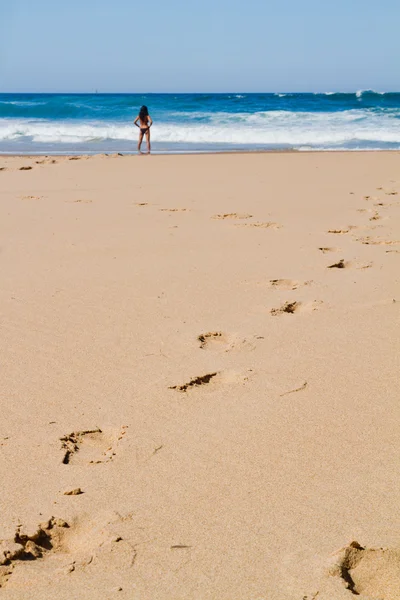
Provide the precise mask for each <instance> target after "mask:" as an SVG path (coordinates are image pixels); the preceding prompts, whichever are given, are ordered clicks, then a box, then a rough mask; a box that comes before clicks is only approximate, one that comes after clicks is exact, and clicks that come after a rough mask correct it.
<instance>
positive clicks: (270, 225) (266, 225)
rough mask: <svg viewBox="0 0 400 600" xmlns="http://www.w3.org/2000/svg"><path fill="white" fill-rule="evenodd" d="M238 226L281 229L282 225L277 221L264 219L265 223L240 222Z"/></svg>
mask: <svg viewBox="0 0 400 600" xmlns="http://www.w3.org/2000/svg"><path fill="white" fill-rule="evenodd" d="M238 227H260V228H261V229H281V228H282V225H279V223H273V222H272V221H266V222H265V223H259V222H257V223H240V225H239V224H238Z"/></svg>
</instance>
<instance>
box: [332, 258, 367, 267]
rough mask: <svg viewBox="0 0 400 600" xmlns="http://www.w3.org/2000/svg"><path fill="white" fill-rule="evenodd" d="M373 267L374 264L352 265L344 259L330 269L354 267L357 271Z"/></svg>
mask: <svg viewBox="0 0 400 600" xmlns="http://www.w3.org/2000/svg"><path fill="white" fill-rule="evenodd" d="M372 265H373V263H372V262H369V263H352V262H350V261H345V260H344V259H343V258H342V259H340V260H339V262H337V263H333V265H329V266H328V267H327V268H328V269H348V268H350V267H354V268H356V269H369V268H371V267H372Z"/></svg>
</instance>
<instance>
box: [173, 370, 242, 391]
mask: <svg viewBox="0 0 400 600" xmlns="http://www.w3.org/2000/svg"><path fill="white" fill-rule="evenodd" d="M248 371H249V372H251V371H252V369H248ZM248 379H249V376H248V375H243V374H241V373H237V372H236V371H223V372H218V371H215V372H214V373H207V374H205V375H200V376H199V377H194V378H193V379H191V380H190V381H188V382H187V383H184V384H182V385H173V386H170V387H169V389H170V390H176V391H178V392H183V393H186V392H188V391H189V390H191V389H193V388H197V387H200V386H204V385H209V384H210V382H213V383H214V382H215V383H222V384H232V383H242V384H243V383H245V382H246V381H248Z"/></svg>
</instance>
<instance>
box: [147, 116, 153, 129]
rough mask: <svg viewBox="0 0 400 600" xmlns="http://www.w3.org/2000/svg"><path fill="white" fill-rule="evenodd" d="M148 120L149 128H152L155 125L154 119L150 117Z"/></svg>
mask: <svg viewBox="0 0 400 600" xmlns="http://www.w3.org/2000/svg"><path fill="white" fill-rule="evenodd" d="M147 119H148V121H147V122H148V124H149V127H151V126H152V125H153V119H152V118H151V116H150V115H149V116H148V117H147Z"/></svg>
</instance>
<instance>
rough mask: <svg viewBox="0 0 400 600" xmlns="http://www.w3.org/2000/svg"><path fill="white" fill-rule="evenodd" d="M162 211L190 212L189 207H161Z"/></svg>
mask: <svg viewBox="0 0 400 600" xmlns="http://www.w3.org/2000/svg"><path fill="white" fill-rule="evenodd" d="M159 210H160V211H161V212H188V209H187V208H160V209H159Z"/></svg>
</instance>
